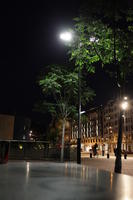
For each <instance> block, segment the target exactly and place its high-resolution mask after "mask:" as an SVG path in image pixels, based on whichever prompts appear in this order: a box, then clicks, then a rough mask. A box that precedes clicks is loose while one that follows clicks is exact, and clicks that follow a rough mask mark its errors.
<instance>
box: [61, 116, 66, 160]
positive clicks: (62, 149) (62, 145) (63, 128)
mask: <svg viewBox="0 0 133 200" xmlns="http://www.w3.org/2000/svg"><path fill="white" fill-rule="evenodd" d="M65 125H66V120H65V119H63V122H62V143H61V162H64V136H65Z"/></svg>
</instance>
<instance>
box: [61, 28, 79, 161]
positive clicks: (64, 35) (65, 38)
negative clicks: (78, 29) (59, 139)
mask: <svg viewBox="0 0 133 200" xmlns="http://www.w3.org/2000/svg"><path fill="white" fill-rule="evenodd" d="M60 39H61V40H63V41H64V42H66V43H69V42H71V41H72V33H71V32H63V33H61V34H60ZM80 45H81V44H80ZM77 164H81V69H80V66H79V68H78V136H77Z"/></svg>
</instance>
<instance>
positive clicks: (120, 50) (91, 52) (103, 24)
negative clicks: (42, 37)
mask: <svg viewBox="0 0 133 200" xmlns="http://www.w3.org/2000/svg"><path fill="white" fill-rule="evenodd" d="M87 2H88V6H87V5H86V6H85V8H84V9H83V8H82V9H81V13H80V15H79V17H76V18H74V22H75V26H74V35H75V40H74V42H73V43H72V45H70V51H69V53H70V57H71V59H72V60H75V64H76V65H77V66H78V65H80V66H86V68H87V69H88V71H89V72H95V64H96V63H100V64H101V65H102V66H103V67H105V68H106V69H108V70H109V71H110V72H111V73H112V74H113V75H115V76H117V79H119V80H117V81H118V82H120V83H119V84H121V82H122V80H125V76H127V75H128V74H129V73H130V72H131V71H132V64H133V50H132V49H133V48H132V47H133V42H132V39H131V38H132V37H133V25H132V24H133V9H129V5H128V1H125V2H124V3H120V2H119V1H118V0H116V1H115V3H114V2H113V1H110V0H109V1H104V0H101V1H98V0H94V1H92V0H89V1H87ZM118 66H119V72H120V73H119V77H118Z"/></svg>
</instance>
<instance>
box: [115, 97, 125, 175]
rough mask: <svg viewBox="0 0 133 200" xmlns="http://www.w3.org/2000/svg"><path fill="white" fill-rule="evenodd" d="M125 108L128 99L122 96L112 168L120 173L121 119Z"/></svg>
mask: <svg viewBox="0 0 133 200" xmlns="http://www.w3.org/2000/svg"><path fill="white" fill-rule="evenodd" d="M127 109H128V101H127V97H124V98H123V101H122V103H121V105H120V113H119V131H118V140H117V151H116V160H115V169H114V171H115V172H116V173H121V168H122V163H121V144H122V121H123V113H124V111H125V110H127Z"/></svg>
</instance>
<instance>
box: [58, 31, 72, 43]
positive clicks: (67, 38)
mask: <svg viewBox="0 0 133 200" xmlns="http://www.w3.org/2000/svg"><path fill="white" fill-rule="evenodd" d="M60 39H61V40H64V41H66V42H69V41H71V40H72V34H71V33H70V32H64V33H61V34H60Z"/></svg>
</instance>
